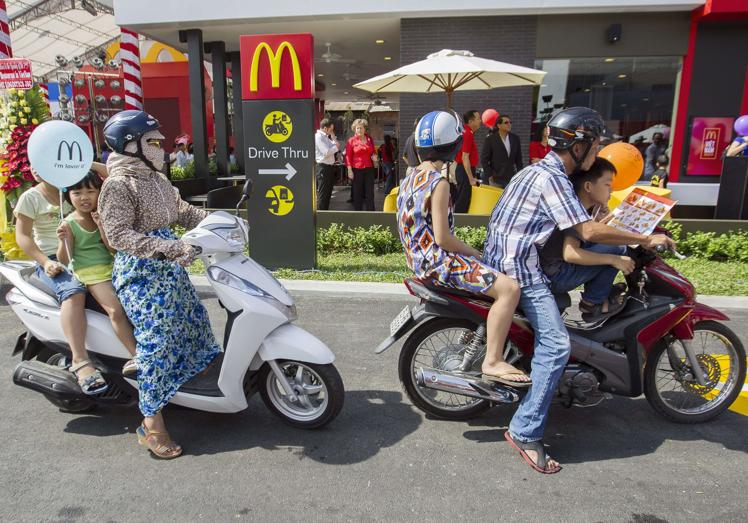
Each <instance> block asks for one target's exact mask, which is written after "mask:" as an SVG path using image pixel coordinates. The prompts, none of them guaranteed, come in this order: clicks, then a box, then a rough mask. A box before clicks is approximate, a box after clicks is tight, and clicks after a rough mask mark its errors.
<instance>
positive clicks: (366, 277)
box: [190, 253, 748, 296]
mask: <svg viewBox="0 0 748 523" xmlns="http://www.w3.org/2000/svg"><path fill="white" fill-rule="evenodd" d="M317 263H318V268H317V269H315V270H313V271H296V270H293V269H279V270H277V271H275V272H274V274H275V276H276V277H278V278H283V279H288V280H327V281H330V280H334V281H365V282H385V283H401V282H402V281H403V278H406V277H408V276H409V275H410V271H409V270H408V267H407V265H406V264H405V255H404V254H402V253H395V254H382V255H374V254H356V253H333V254H320V255H318V258H317ZM668 263H669V264H670V265H672V266H673V267H675V269H676V270H678V271H679V272H680V273H681V274H683V275H684V276H685V277H686V278H688V279H689V280H690V281H691V282H692V283H693V284H694V285H695V286H696V290H697V292H698V293H699V294H709V295H715V296H748V264H746V263H740V262H717V261H711V260H705V259H702V258H689V259H686V260H668ZM203 272H204V268H203V265H202V263H201V262H199V261H198V262H195V263H194V264H193V265H192V266H191V267H190V273H192V274H202V273H203Z"/></svg>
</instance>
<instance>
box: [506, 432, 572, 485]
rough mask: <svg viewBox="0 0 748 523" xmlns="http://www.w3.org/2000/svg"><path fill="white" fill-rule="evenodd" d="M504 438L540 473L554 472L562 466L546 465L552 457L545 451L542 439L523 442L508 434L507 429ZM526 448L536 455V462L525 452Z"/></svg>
mask: <svg viewBox="0 0 748 523" xmlns="http://www.w3.org/2000/svg"><path fill="white" fill-rule="evenodd" d="M504 439H505V440H507V441H508V442H509V444H510V445H511V446H512V447H514V449H515V450H517V452H519V455H520V456H522V458H523V459H524V460H525V461H526V462H527V464H528V465H530V466H531V467H532V468H533V469H534V470H536V471H538V472H540V473H541V474H555V473H556V472H558V471H560V470H561V469H562V468H563V467H562V466H561V465H557V466H555V467H553V468H549V467H548V461H550V460H551V459H552V458H551V457H550V456H549V455H548V454H546V453H545V446H543V441H542V440H538V441H531V442H529V443H523V442H521V441H517V440H515V439H514V438H512V435H511V434H509V431H508V430H507V431H506V432H505V433H504ZM528 450H532V451H534V452H535V453H536V454H537V455H538V461H537V462H535V461H533V460H532V458H531V457H530V455H529V454H528V453H527V452H526V451H528Z"/></svg>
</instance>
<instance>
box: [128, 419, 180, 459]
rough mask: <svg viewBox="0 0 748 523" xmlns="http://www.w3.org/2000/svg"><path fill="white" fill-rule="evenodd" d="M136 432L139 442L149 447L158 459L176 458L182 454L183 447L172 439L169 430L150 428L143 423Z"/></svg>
mask: <svg viewBox="0 0 748 523" xmlns="http://www.w3.org/2000/svg"><path fill="white" fill-rule="evenodd" d="M135 433H136V434H137V435H138V443H139V444H141V445H143V446H144V447H148V450H149V451H150V452H151V454H153V455H154V456H155V457H157V458H158V459H174V458H178V457H179V456H181V455H182V447H180V446H179V445H178V444H177V442H175V441H174V440H173V439H171V436H169V433H168V432H156V431H154V430H148V428H146V426H145V425H143V424H141V425H140V426H139V427H138V428H137V430H136V431H135Z"/></svg>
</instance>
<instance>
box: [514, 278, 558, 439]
mask: <svg viewBox="0 0 748 523" xmlns="http://www.w3.org/2000/svg"><path fill="white" fill-rule="evenodd" d="M519 306H520V307H521V308H522V310H523V311H524V313H525V317H526V318H527V319H528V321H529V322H530V325H532V328H533V330H534V331H535V353H534V354H533V357H532V371H531V372H530V378H532V385H531V386H530V388H529V389H528V391H527V394H526V395H525V397H524V398H522V401H521V402H520V404H519V408H518V409H517V412H516V413H515V414H514V417H512V421H511V423H509V433H510V434H511V436H512V438H514V439H515V440H518V441H522V442H524V443H528V442H531V441H538V440H540V439H542V438H543V432H544V431H545V424H546V421H547V419H548V409H549V408H550V406H551V400H552V399H553V396H554V395H555V394H556V385H558V380H559V379H560V378H561V374H562V372H563V370H564V366H565V365H566V362H567V361H569V354H570V353H571V344H570V342H569V334H568V333H567V332H566V327H565V326H564V322H563V320H562V319H561V314H560V313H559V311H558V306H557V305H556V300H555V299H554V298H553V294H552V293H551V290H550V288H548V286H547V285H546V284H544V283H538V284H535V285H530V286H528V287H523V288H522V295H521V297H520V299H519Z"/></svg>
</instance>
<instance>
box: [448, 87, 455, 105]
mask: <svg viewBox="0 0 748 523" xmlns="http://www.w3.org/2000/svg"><path fill="white" fill-rule="evenodd" d="M452 93H454V91H452V89H447V109H451V108H452Z"/></svg>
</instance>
